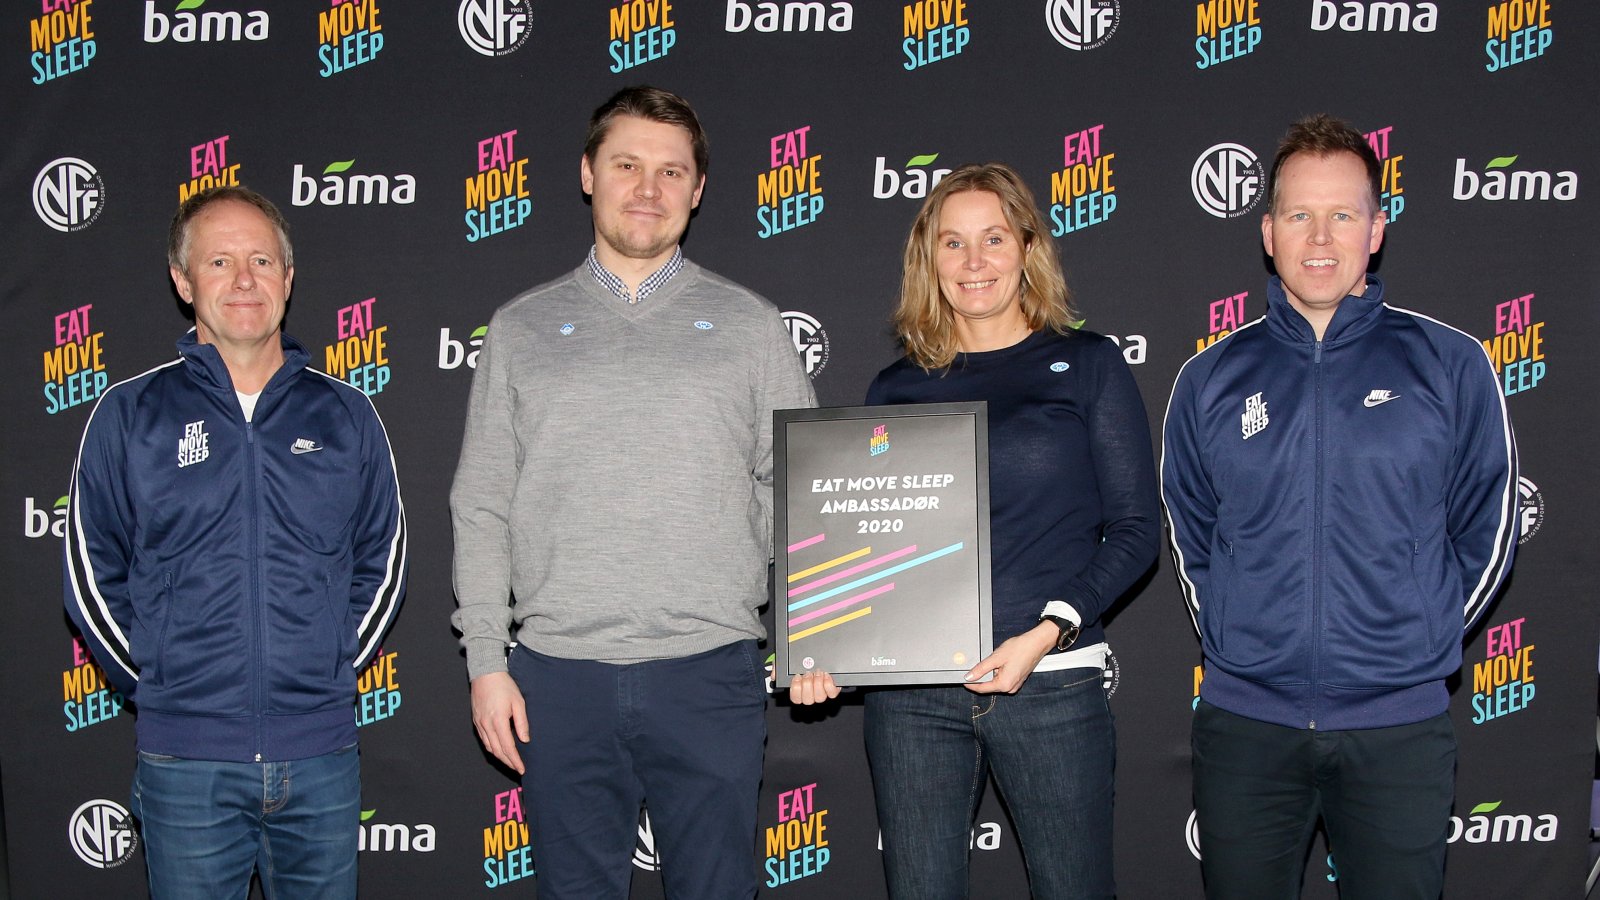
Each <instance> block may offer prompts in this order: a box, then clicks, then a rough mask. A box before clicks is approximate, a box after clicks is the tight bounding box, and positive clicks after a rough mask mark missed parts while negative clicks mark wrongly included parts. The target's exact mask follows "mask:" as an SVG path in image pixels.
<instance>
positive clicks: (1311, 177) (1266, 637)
mask: <svg viewBox="0 0 1600 900" xmlns="http://www.w3.org/2000/svg"><path fill="white" fill-rule="evenodd" d="M1379 176H1380V168H1379V163H1378V160H1377V157H1376V156H1375V154H1374V153H1373V151H1372V148H1371V147H1369V146H1368V144H1367V142H1366V140H1365V138H1364V137H1363V136H1362V135H1361V133H1360V132H1358V131H1355V130H1354V129H1352V128H1350V127H1349V126H1348V125H1346V124H1345V123H1343V122H1341V121H1339V120H1337V119H1331V118H1329V117H1327V116H1314V117H1311V118H1309V119H1305V120H1302V121H1300V122H1298V123H1296V124H1295V125H1294V126H1293V127H1292V128H1291V129H1290V130H1289V133H1288V135H1287V136H1286V137H1285V139H1284V142H1283V144H1282V146H1281V147H1280V148H1279V150H1278V154H1277V158H1276V160H1275V161H1274V163H1273V170H1272V181H1271V188H1270V189H1271V201H1270V202H1271V206H1270V207H1269V211H1268V213H1267V214H1266V215H1265V216H1264V217H1263V218H1262V226H1261V233H1262V240H1263V243H1264V245H1265V247H1266V250H1267V253H1268V255H1270V256H1271V257H1272V259H1273V264H1274V267H1275V268H1276V269H1277V272H1278V275H1277V277H1275V278H1273V279H1272V280H1271V281H1270V282H1269V283H1268V286H1267V299H1268V309H1267V315H1266V317H1265V318H1263V319H1260V320H1257V321H1256V322H1252V323H1250V324H1249V325H1246V326H1245V327H1243V328H1240V329H1239V330H1237V331H1235V332H1234V333H1233V334H1231V335H1229V336H1228V337H1226V338H1224V339H1222V340H1220V341H1217V342H1216V343H1215V344H1213V345H1212V346H1210V347H1208V348H1207V349H1206V350H1205V351H1204V352H1202V353H1200V354H1198V355H1196V356H1195V357H1194V358H1193V359H1191V360H1190V361H1189V362H1188V363H1187V364H1185V365H1184V367H1183V370H1182V371H1181V372H1180V373H1179V375H1178V379H1177V384H1176V385H1174V387H1173V392H1172V400H1171V403H1170V405H1169V407H1168V409H1167V417H1166V425H1165V448H1164V451H1163V458H1162V496H1163V500H1164V501H1165V503H1166V507H1167V514H1168V517H1169V520H1170V524H1171V529H1172V545H1173V554H1174V556H1175V558H1176V560H1177V563H1178V572H1179V578H1180V581H1181V582H1182V585H1183V589H1184V592H1185V594H1186V596H1187V600H1188V602H1189V605H1190V611H1191V613H1192V615H1193V616H1194V618H1195V625H1196V627H1197V629H1198V630H1199V632H1200V638H1201V644H1202V648H1203V650H1204V653H1205V679H1204V681H1203V683H1202V686H1201V689H1200V702H1199V704H1198V706H1197V709H1196V712H1195V717H1194V731H1193V736H1192V745H1193V753H1194V756H1193V766H1194V795H1195V808H1196V812H1197V816H1198V824H1199V829H1200V848H1201V854H1202V857H1203V860H1202V864H1201V866H1202V872H1203V874H1204V877H1205V885H1206V894H1207V896H1208V897H1213V898H1227V900H1251V898H1263V900H1265V898H1275V900H1276V898H1293V897H1297V896H1298V895H1299V891H1300V883H1301V878H1302V876H1303V870H1304V865H1305V858H1306V849H1307V846H1308V844H1309V841H1310V839H1311V834H1312V831H1313V829H1314V827H1315V825H1316V822H1317V819H1318V818H1319V817H1320V818H1321V819H1322V821H1323V824H1324V826H1325V828H1326V830H1327V834H1328V843H1329V848H1330V850H1331V851H1332V854H1333V858H1334V864H1335V865H1336V866H1337V867H1338V872H1339V884H1340V896H1341V897H1342V898H1344V900H1361V898H1379V897H1381V898H1386V900H1389V898H1417V900H1435V898H1437V897H1438V896H1439V894H1440V891H1441V889H1442V886H1443V880H1444V855H1445V839H1446V834H1447V830H1448V821H1449V815H1450V808H1451V804H1452V800H1453V795H1454V782H1455V754H1456V743H1455V734H1454V731H1453V729H1452V727H1451V724H1450V719H1449V716H1448V714H1447V708H1448V706H1449V696H1448V694H1447V692H1446V688H1445V679H1446V678H1447V677H1449V676H1450V675H1451V674H1452V673H1454V672H1455V671H1456V670H1457V669H1459V668H1460V666H1461V640H1462V635H1463V632H1464V629H1466V628H1470V627H1471V626H1472V624H1473V622H1474V621H1476V620H1477V618H1478V617H1479V616H1480V615H1481V614H1482V613H1483V611H1484V609H1485V608H1486V607H1487V606H1488V604H1489V603H1490V602H1491V600H1492V599H1493V598H1494V595H1495V592H1496V590H1497V589H1498V588H1499V586H1500V583H1501V582H1502V580H1503V579H1504V578H1505V576H1506V573H1507V571H1508V570H1509V569H1510V566H1511V555H1512V549H1513V547H1514V546H1515V543H1516V517H1515V515H1514V513H1515V509H1516V502H1517V491H1516V485H1517V465H1516V449H1515V444H1514V441H1513V439H1512V434H1511V424H1510V421H1509V419H1508V418H1507V415H1506V410H1505V403H1504V399H1503V397H1502V395H1501V392H1500V389H1499V384H1498V382H1497V379H1496V377H1495V373H1494V369H1493V366H1492V364H1491V363H1490V361H1489V359H1488V357H1487V355H1486V354H1485V353H1484V351H1483V347H1482V345H1481V344H1480V343H1479V342H1478V341H1477V339H1475V338H1473V337H1471V336H1470V335H1467V334H1464V333H1462V332H1459V331H1457V330H1455V329H1453V328H1451V327H1449V326H1448V325H1445V324H1443V323H1441V322H1438V321H1436V320H1433V319H1430V318H1428V317H1426V316H1423V315H1421V314H1418V313H1413V312H1408V311H1406V310H1403V309H1398V308H1396V307H1393V306H1390V305H1388V304H1387V303H1386V302H1385V299H1386V298H1385V292H1384V285H1383V282H1381V281H1380V280H1378V278H1376V277H1375V276H1372V275H1369V274H1367V262H1368V258H1369V257H1370V255H1371V254H1372V253H1373V252H1375V251H1377V249H1378V247H1379V245H1380V244H1381V243H1382V241H1383V229H1384V224H1385V221H1384V215H1383V213H1382V212H1380V211H1379V209H1378V195H1379V183H1380V182H1379Z"/></svg>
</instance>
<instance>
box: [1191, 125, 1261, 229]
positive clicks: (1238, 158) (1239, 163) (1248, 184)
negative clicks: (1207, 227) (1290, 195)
mask: <svg viewBox="0 0 1600 900" xmlns="http://www.w3.org/2000/svg"><path fill="white" fill-rule="evenodd" d="M1265 180H1266V177H1265V173H1263V172H1262V169H1261V161H1260V160H1258V159H1256V155H1255V153H1254V152H1252V151H1251V149H1250V148H1249V147H1246V146H1244V145H1242V144H1232V143H1222V144H1216V145H1215V146H1212V147H1210V148H1208V149H1207V150H1206V151H1205V152H1204V153H1202V154H1200V158H1199V159H1196V160H1195V161H1194V168H1193V169H1191V170H1190V172H1189V187H1190V189H1191V190H1193V191H1194V202H1196V203H1198V204H1200V208H1201V209H1203V210H1205V211H1206V212H1208V213H1210V214H1211V215H1213V216H1216V217H1217V218H1219V219H1233V218H1237V217H1239V216H1242V215H1244V214H1245V213H1247V212H1249V211H1250V210H1252V209H1255V206H1256V203H1257V202H1258V201H1259V200H1260V199H1261V187H1262V182H1263V181H1265Z"/></svg>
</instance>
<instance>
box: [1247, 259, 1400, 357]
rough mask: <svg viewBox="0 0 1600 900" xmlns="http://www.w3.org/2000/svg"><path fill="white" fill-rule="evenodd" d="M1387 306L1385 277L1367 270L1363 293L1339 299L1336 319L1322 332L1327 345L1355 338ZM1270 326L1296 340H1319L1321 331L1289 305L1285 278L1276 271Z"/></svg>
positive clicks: (1269, 293) (1271, 287)
mask: <svg viewBox="0 0 1600 900" xmlns="http://www.w3.org/2000/svg"><path fill="white" fill-rule="evenodd" d="M1382 310H1383V280H1382V279H1380V278H1379V277H1378V276H1376V275H1373V274H1371V273H1370V272H1369V273H1368V274H1367V288H1366V291H1365V292H1364V293H1362V294H1361V296H1359V297H1358V296H1356V295H1355V294H1350V295H1348V296H1346V297H1345V298H1344V299H1343V300H1341V301H1339V308H1338V309H1336V310H1334V313H1333V320H1332V321H1330V322H1329V323H1328V328H1327V330H1325V331H1324V332H1323V333H1322V343H1323V345H1324V346H1334V345H1337V344H1342V343H1344V342H1345V341H1350V340H1354V339H1356V338H1358V337H1360V336H1361V335H1362V334H1365V333H1366V332H1367V330H1368V329H1370V328H1372V326H1374V325H1376V324H1377V323H1378V318H1379V316H1380V315H1381V312H1382ZM1267 326H1268V327H1269V328H1270V329H1271V330H1272V333H1273V334H1275V335H1277V336H1278V337H1280V338H1282V339H1283V340H1286V341H1290V342H1292V343H1303V344H1312V343H1316V340H1317V334H1316V332H1314V331H1312V330H1311V323H1310V322H1307V321H1306V317H1305V316H1302V315H1300V311H1299V310H1297V309H1295V308H1294V307H1293V306H1291V305H1289V298H1288V296H1287V295H1286V294H1284V292H1283V280H1282V279H1281V278H1279V277H1278V276H1276V275H1274V276H1272V277H1271V278H1269V279H1268V280H1267Z"/></svg>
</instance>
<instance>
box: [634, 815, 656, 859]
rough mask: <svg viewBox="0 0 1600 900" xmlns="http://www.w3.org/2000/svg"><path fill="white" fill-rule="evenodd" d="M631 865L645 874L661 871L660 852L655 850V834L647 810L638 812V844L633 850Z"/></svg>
mask: <svg viewBox="0 0 1600 900" xmlns="http://www.w3.org/2000/svg"><path fill="white" fill-rule="evenodd" d="M633 864H634V865H635V866H637V867H638V868H641V869H643V870H645V871H646V872H659V871H661V851H660V850H657V849H656V834H655V829H654V828H653V827H652V826H651V824H650V810H648V809H644V810H640V811H639V843H637V844H635V845H634V848H633Z"/></svg>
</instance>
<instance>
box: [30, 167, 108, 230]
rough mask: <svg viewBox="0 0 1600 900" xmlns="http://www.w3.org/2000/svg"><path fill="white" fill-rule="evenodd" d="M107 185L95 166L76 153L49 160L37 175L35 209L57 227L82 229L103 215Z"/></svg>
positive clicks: (46, 220) (34, 177) (50, 224)
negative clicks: (79, 157)
mask: <svg viewBox="0 0 1600 900" xmlns="http://www.w3.org/2000/svg"><path fill="white" fill-rule="evenodd" d="M105 197H106V185H105V182H104V181H102V180H101V178H100V173H99V172H98V171H96V170H95V167H94V166H92V165H90V164H88V163H87V162H84V161H83V160H81V159H78V158H77V157H76V156H63V157H61V158H60V159H53V160H51V161H49V162H47V163H45V165H44V168H42V169H40V170H39V174H38V175H35V176H33V211H34V212H35V213H37V214H38V216H39V220H40V221H41V222H44V223H45V224H46V225H49V226H50V227H51V228H54V229H55V230H56V231H62V232H72V231H82V230H84V229H85V228H88V227H89V226H90V225H93V224H94V221H95V220H96V219H98V218H100V212H101V210H102V209H104V208H105Z"/></svg>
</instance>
